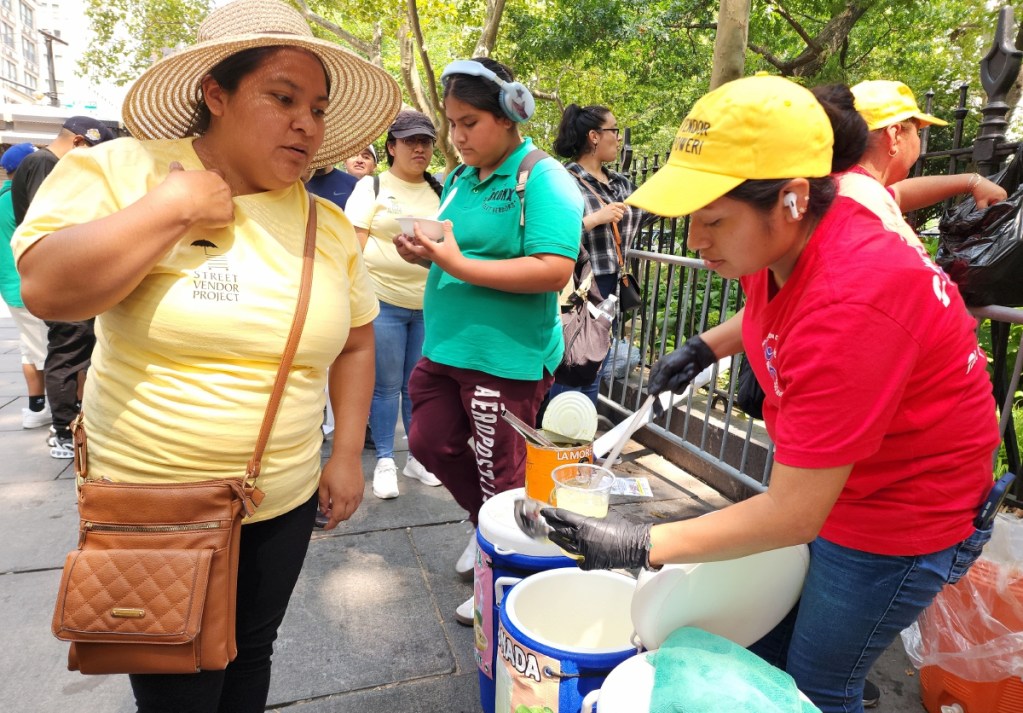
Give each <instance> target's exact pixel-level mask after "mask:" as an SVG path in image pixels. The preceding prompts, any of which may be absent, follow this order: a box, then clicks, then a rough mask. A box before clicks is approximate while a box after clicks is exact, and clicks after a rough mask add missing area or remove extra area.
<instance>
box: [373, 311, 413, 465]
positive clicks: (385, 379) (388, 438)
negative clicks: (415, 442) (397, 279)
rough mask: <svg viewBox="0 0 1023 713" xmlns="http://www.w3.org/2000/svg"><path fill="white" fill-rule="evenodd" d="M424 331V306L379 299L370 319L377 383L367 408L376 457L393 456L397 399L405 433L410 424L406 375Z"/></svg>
mask: <svg viewBox="0 0 1023 713" xmlns="http://www.w3.org/2000/svg"><path fill="white" fill-rule="evenodd" d="M423 335H424V330H423V310H421V309H405V308H404V307H395V306H394V305H392V304H388V303H387V302H384V301H381V302H380V314H378V315H377V318H376V319H375V320H373V337H374V339H375V340H376V383H375V384H374V385H373V402H372V404H371V406H370V410H369V429H370V431H371V432H372V433H373V443H374V444H376V451H377V459H380V458H393V457H394V427H395V425H396V424H397V423H398V404H399V400H400V403H401V422H402V424H403V425H404V426H405V433H406V434H407V433H408V432H409V430H410V428H411V426H412V401H411V400H410V399H409V395H408V378H409V376H410V375H411V374H412V369H413V368H414V367H415V365H416V362H418V361H419V359H420V357H422V355H423Z"/></svg>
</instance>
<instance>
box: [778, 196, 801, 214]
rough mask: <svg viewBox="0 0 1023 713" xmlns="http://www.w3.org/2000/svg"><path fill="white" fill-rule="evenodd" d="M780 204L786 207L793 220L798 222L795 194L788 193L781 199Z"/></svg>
mask: <svg viewBox="0 0 1023 713" xmlns="http://www.w3.org/2000/svg"><path fill="white" fill-rule="evenodd" d="M781 204H782V205H784V206H788V209H789V211H791V213H792V219H793V220H799V208H797V207H796V194H795V193H792V192H789V193H786V194H785V195H784V196H782V198H781Z"/></svg>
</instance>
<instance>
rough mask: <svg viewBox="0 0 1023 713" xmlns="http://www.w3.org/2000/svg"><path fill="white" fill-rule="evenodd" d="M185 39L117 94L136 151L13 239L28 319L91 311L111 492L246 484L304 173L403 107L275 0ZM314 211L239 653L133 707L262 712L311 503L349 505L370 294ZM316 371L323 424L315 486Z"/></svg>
mask: <svg viewBox="0 0 1023 713" xmlns="http://www.w3.org/2000/svg"><path fill="white" fill-rule="evenodd" d="M198 40H199V41H198V43H197V44H196V45H194V46H192V47H190V48H187V49H184V50H182V51H180V52H178V53H176V54H174V55H172V56H170V57H167V58H165V59H163V60H161V61H160V62H158V63H156V64H155V65H153V66H152V67H151V68H150V69H148V70H147V71H146V72H145V73H143V75H142V76H141V77H140V78H139V79H138V81H137V82H136V83H135V85H134V86H133V87H132V88H131V90H130V91H129V93H128V96H127V98H126V100H125V104H124V120H125V124H126V125H127V127H128V128H129V129H130V131H131V133H132V134H133V135H134V137H135V138H134V139H120V140H117V141H112V142H108V143H106V144H103V145H102V146H99V147H96V148H94V149H92V150H91V151H89V152H82V153H81V154H79V153H78V152H74V153H72V154H70V155H69V156H67V157H66V158H65V160H63V161H61V163H60V164H59V165H58V166H57V168H56V169H55V170H54V172H53V173H52V174H51V177H50V179H49V180H47V182H46V185H45V186H44V188H43V189H42V190H40V192H39V193H38V194H37V196H36V199H35V201H34V202H33V204H32V207H31V209H30V211H29V215H28V217H27V218H26V221H25V223H24V224H23V225H22V227H21V230H20V232H19V234H18V235H17V238H16V245H15V249H16V253H17V255H18V256H19V257H20V263H19V265H20V269H21V270H22V273H23V275H24V279H25V282H24V288H23V290H24V295H25V302H26V304H27V305H29V307H30V308H31V309H32V310H33V311H34V312H35V313H37V314H39V315H40V316H42V317H44V318H46V319H67V320H75V319H84V318H87V317H92V316H93V315H98V318H97V330H96V331H97V337H98V344H97V347H96V353H95V354H94V356H93V364H92V372H91V374H90V378H89V381H88V387H87V391H86V394H85V405H86V406H85V413H86V417H85V425H86V427H87V428H88V432H89V445H90V458H91V462H90V464H89V465H90V471H91V472H92V473H95V474H102V475H103V476H105V477H108V478H110V479H112V480H115V481H116V480H123V481H134V482H154V483H164V482H171V481H176V482H185V481H193V480H199V479H205V478H211V477H232V476H238V475H239V474H240V473H243V472H244V470H245V464H246V462H247V461H248V460H249V458H250V457H251V455H252V449H253V445H254V444H255V442H256V438H257V434H258V431H259V427H260V422H261V420H262V417H263V414H264V410H265V408H266V404H267V401H268V398H269V395H270V387H271V384H272V383H273V381H274V376H275V372H276V369H277V366H278V364H279V363H280V359H281V354H282V352H283V349H284V341H285V338H286V336H287V334H288V332H289V326H290V324H291V320H292V318H293V315H294V313H295V309H296V297H297V295H298V292H299V277H300V273H301V263H302V252H303V242H304V238H305V232H306V224H307V217H308V213H309V206H310V203H309V198H308V195H307V193H306V191H305V188H304V187H303V185H302V182H301V180H300V178H301V176H302V174H303V173H304V172H305V171H306V170H307V168H308V167H310V166H311V167H318V166H326V165H329V164H332V163H334V162H337V161H339V160H341V159H343V158H344V157H346V156H349V155H351V154H352V153H353V152H355V151H357V150H359V149H360V148H362V147H364V146H366V144H367V143H368V142H369V141H370V140H371V139H372V138H373V137H375V136H377V135H379V134H380V132H382V131H383V129H384V128H385V127H386V126H387V125H388V124H389V123H390V121H391V119H392V118H393V117H394V115H395V114H396V113H397V111H398V108H399V106H400V94H399V91H398V87H397V84H396V83H395V82H394V80H393V79H391V78H390V77H389V76H388V75H387V74H386V73H385V72H383V71H382V70H380V69H378V68H375V67H373V66H371V65H370V64H369V63H367V62H365V61H363V60H362V59H359V58H358V57H356V56H355V55H352V54H350V53H348V52H346V51H344V50H342V49H340V48H339V47H337V46H335V45H333V44H331V43H329V42H325V41H321V40H317V39H315V38H314V37H313V36H312V33H311V31H310V29H309V27H308V25H307V24H306V22H305V21H304V20H303V18H302V16H301V15H300V14H298V12H296V11H295V10H293V9H291V8H290V7H288V6H286V5H283V4H282V3H280V2H277V0H238V1H237V2H234V3H231V4H229V5H226V6H224V7H222V8H220V9H218V10H216V11H214V12H213V13H211V14H210V15H209V17H208V18H207V19H206V20H205V21H204V22H203V23H202V25H201V26H200V29H199V35H198ZM313 207H314V209H315V211H316V221H317V223H316V225H317V232H316V237H317V239H316V253H315V267H314V270H313V274H314V278H313V283H312V290H311V302H310V307H309V314H308V317H307V320H306V323H305V329H304V332H303V335H302V339H301V342H300V344H299V348H298V352H297V354H296V356H295V360H294V366H293V367H292V369H291V372H290V374H289V377H288V381H287V388H286V392H285V396H284V399H283V401H282V403H281V406H280V411H279V413H278V416H277V419H276V422H275V426H274V429H273V431H272V433H271V436H270V440H269V443H268V446H267V449H266V453H265V455H264V458H263V466H262V471H261V473H260V475H259V480H258V486H259V487H260V488H261V489H262V490H263V491H264V492H265V498H264V499H263V501H262V504H261V505H260V506H259V508H258V509H257V510H256V512H255V514H254V515H253V516H251V517H249V518H248V519H247V520H246V523H245V526H244V527H243V528H242V541H241V558H240V566H239V577H238V604H237V611H238V618H237V643H238V656H237V658H236V659H235V660H234V661H232V662H231V663H230V664H229V665H228V668H227V670H226V672H225V671H206V670H204V671H201V672H199V673H196V674H191V675H132V676H131V683H132V687H133V690H134V692H135V697H136V700H137V702H138V706H139V710H140V711H147V712H148V711H215V710H232V711H252V712H255V711H262V710H263V708H264V706H265V703H266V697H267V690H268V687H269V682H270V657H271V654H272V647H273V641H274V639H275V638H276V635H277V628H278V626H279V624H280V622H281V620H282V619H283V617H284V613H285V610H286V608H287V604H288V600H289V598H290V596H291V591H292V588H293V586H294V584H295V581H296V579H297V577H298V574H299V571H300V569H301V566H302V560H303V558H304V556H305V551H306V547H307V544H308V540H309V534H310V532H311V530H312V527H313V515H314V512H315V510H316V509H317V504H318V505H319V508H320V509H321V510H322V511H323V512H325V513H326V514H327V516H328V523H327V528H328V529H329V528H333V527H335V526H336V525H337V524H338V523H339V522H341V521H343V520H345V519H347V518H348V517H350V516H351V515H352V513H353V512H354V511H355V509H356V508H357V507H358V505H359V503H360V501H361V499H362V493H363V487H364V486H363V475H362V470H361V451H362V441H363V435H364V431H363V429H364V427H365V423H366V418H367V414H368V411H369V402H370V396H371V390H372V384H373V331H372V329H373V328H372V324H371V323H372V320H373V318H374V317H375V316H376V314H377V302H376V298H375V297H374V295H373V287H372V284H371V283H370V280H369V276H368V274H367V272H366V270H365V267H364V264H363V262H362V255H361V251H360V249H359V244H358V242H357V240H356V238H355V234H354V231H353V229H352V226H351V224H350V223H349V222H348V221H347V219H346V218H345V217H344V215H343V213H342V212H341V211H340V210H339V209H338V208H337V207H336V206H334V205H333V204H331V203H329V202H327V201H323V200H316V201H315V203H314V204H313ZM328 369H329V373H330V380H329V388H330V395H331V402H332V404H333V409H334V415H335V420H336V424H337V426H336V430H335V432H334V438H333V452H332V455H331V457H330V458H329V460H328V461H327V462H326V464H325V465H324V467H323V470H322V474H321V470H320V446H321V436H320V431H319V425H320V420H321V418H322V409H323V404H324V395H323V394H324V386H325V385H326V383H327V379H328Z"/></svg>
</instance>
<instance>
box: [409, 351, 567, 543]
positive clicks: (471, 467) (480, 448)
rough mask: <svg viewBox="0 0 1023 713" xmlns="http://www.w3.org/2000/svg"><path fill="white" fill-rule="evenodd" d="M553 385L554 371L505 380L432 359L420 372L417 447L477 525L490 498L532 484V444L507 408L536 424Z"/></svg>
mask: <svg viewBox="0 0 1023 713" xmlns="http://www.w3.org/2000/svg"><path fill="white" fill-rule="evenodd" d="M552 383H554V377H553V376H551V375H550V374H548V373H547V372H544V378H543V379H541V380H540V381H519V380H516V379H502V378H500V377H497V376H493V375H491V374H487V373H485V372H482V371H474V370H472V369H459V368H456V367H453V366H445V365H443V364H437V363H435V362H432V361H430V360H429V359H427V358H426V357H423V358H422V359H420V360H419V363H418V364H416V367H415V369H414V370H413V371H412V376H411V377H410V378H409V382H408V391H409V398H410V399H411V401H412V428H411V433H409V437H408V443H409V452H411V453H413V454H414V455H415V457H416V458H417V459H418V460H419V462H420V463H422V464H423V465H424V466H426V469H427V470H428V471H430V472H431V473H433V474H434V475H436V476H437V478H438V479H439V480H440V481H441V482H442V483H444V487H446V488H447V489H448V490H449V491H450V492H451V495H452V496H453V497H454V498H455V502H457V503H458V504H459V505H461V506H462V507H463V508H465V509H466V510H468V511H469V519H470V520H472V524H473V525H475V524H476V523H477V518H478V516H479V511H480V507H481V506H482V505H483V503H484V502H486V500H487V498H489V497H491V496H493V495H496V494H497V493H503V492H504V491H505V490H511V489H512V488H521V487H522V486H523V485H524V484H525V479H526V444H525V441H524V440H523V438H522V436H520V435H519V434H518V433H517V432H516V431H515V429H513V428H512V427H511V426H510V425H508V422H507V421H505V420H504V419H503V418H501V410H502V409H508V411H510V412H511V413H513V414H515V415H516V416H518V417H519V418H521V419H522V420H523V421H525V422H526V423H534V422H535V420H536V412H537V409H539V408H540V402H541V401H542V400H543V397H544V394H546V393H547V390H548V389H550V387H551V384H552ZM470 437H471V438H472V440H473V444H474V447H470V446H469V443H468V441H469V438H470Z"/></svg>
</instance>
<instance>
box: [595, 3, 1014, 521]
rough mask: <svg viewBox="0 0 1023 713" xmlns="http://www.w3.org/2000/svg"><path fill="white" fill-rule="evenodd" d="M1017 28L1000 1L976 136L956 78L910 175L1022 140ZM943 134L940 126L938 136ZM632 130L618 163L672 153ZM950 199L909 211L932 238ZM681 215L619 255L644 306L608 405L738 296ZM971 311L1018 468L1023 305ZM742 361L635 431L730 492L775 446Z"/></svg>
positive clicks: (954, 169) (995, 154) (621, 399)
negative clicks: (948, 106) (944, 116)
mask: <svg viewBox="0 0 1023 713" xmlns="http://www.w3.org/2000/svg"><path fill="white" fill-rule="evenodd" d="M1013 28H1014V18H1013V12H1012V9H1011V8H1009V7H1006V8H1003V9H1002V10H1001V12H1000V14H999V19H998V25H997V29H996V31H995V38H994V42H993V44H992V47H991V50H990V51H989V52H988V54H987V56H986V57H985V58H984V59H983V61H982V62H981V67H980V78H981V87H982V89H983V92H984V97H983V103H982V104H981V106H982V108H981V109H980V115H981V120H980V123H979V129H978V130H977V132H976V136H974V137H973V139H972V141H969V140H968V139H967V137H966V136H965V134H966V127H967V125H968V123H969V122H968V117H969V115H970V112H971V109H970V106H971V104H970V101H971V98H972V97H971V86H970V85H969V84H965V83H964V84H961V85H960V86H958V87H957V88H956V89H955V90H954V91H956V92H957V95H958V96H957V101H956V102H954V104H955V106H956V109H955V110H954V111H953V115H954V116H953V119H952V121H951V122H950V124H951V125H950V127H948V128H943V129H941V131H943V132H948V131H951V140H950V141H948V140H947V139H946V140H945V141H944V143H945V144H946V145H945V146H943V147H941V148H937V149H931V148H930V143H931V141H930V138H931V137H930V130H929V128H928V129H925V130H924V132H923V133H922V136H921V155H920V159H919V161H918V162H917V164H916V166H915V168H914V171H913V175H916V176H920V175H935V174H956V173H966V172H977V173H980V174H982V175H991V174H993V173H995V172H997V171H998V170H999V169H1000V168H1001V166H1002V165H1003V164H1004V163H1005V161H1006V160H1007V159H1008V157H1010V156H1011V155H1012V154H1013V153H1014V152H1015V151H1016V150H1017V148H1018V147H1019V143H1018V142H1014V141H1009V140H1008V139H1007V138H1006V129H1007V127H1008V121H1007V114H1008V111H1009V108H1010V107H1009V106H1008V104H1007V103H1006V97H1007V95H1008V92H1009V90H1010V88H1011V87H1012V84H1013V82H1014V80H1015V79H1016V76H1017V75H1018V74H1019V70H1020V64H1021V59H1023V52H1021V51H1020V50H1019V49H1017V48H1016V46H1015V42H1014V34H1013ZM933 97H934V93H933V92H929V93H928V94H927V97H926V101H925V108H924V110H925V111H928V112H930V110H931V106H932V102H933ZM975 105H976V104H975ZM946 136H947V134H943V135H942V138H944V137H946ZM629 139H630V136H629V131H628V130H626V131H625V134H624V143H623V154H622V161H621V163H620V165H619V169H624V173H626V174H627V175H628V176H630V177H631V178H632V179H633V181H634V182H635V183H637V184H641V183H642V182H643V181H644V180H646V179H647V178H648V177H649V176H651V175H652V174H653V173H654V172H656V171H657V169H658V168H660V166H661V165H663V163H664V162H665V161H666V160H667V158H668V154H667V153H664V154H655V155H651V156H642V157H635V158H634V157H633V156H632V152H631V148H630V141H629ZM950 203H951V201H948V202H946V204H945V205H943V206H938V207H935V208H934V209H932V210H930V211H923V210H922V211H917V212H916V213H915V214H911V215H909V216H907V220H909V222H910V224H912V225H914V227H916V228H917V229H918V231H920V232H921V234H922V235H923V237H924V238H925V239H930V240H932V241H933V240H934V239H935V238H936V235H937V233H936V229H935V228H934V225H935V223H936V217H937V216H938V215H940V212H941V210H942V209H947V208H948V207H949V205H950ZM688 227H689V225H688V221H687V220H686V219H680V220H675V219H661V220H658V221H656V222H654V223H653V224H651V225H648V226H646V227H644V228H643V229H642V230H641V231H640V233H639V234H638V235H637V236H636V238H635V239H634V240H633V242H632V244H631V246H630V249H629V251H628V255H627V262H628V263H629V267H630V269H631V270H632V271H633V272H634V273H635V274H636V275H637V277H638V279H639V283H640V286H641V288H642V291H643V297H644V307H643V308H642V309H641V310H639V311H638V312H637V313H636V314H635V315H634V316H633V317H632V318H631V319H629V320H627V321H623V322H622V323H621V324H619V325H618V334H617V337H618V341H617V342H616V344H617V349H616V351H615V352H614V354H613V360H612V366H613V367H616V368H614V369H613V373H612V374H611V376H612V378H611V379H610V380H609V381H608V382H606V383H605V384H604V388H603V390H602V396H601V399H602V404H603V405H604V407H605V408H606V409H609V410H611V411H612V412H617V413H618V414H619V415H621V416H625V415H627V414H629V413H631V412H633V411H635V410H636V409H637V408H638V406H639V404H640V403H641V402H642V399H643V395H644V391H645V388H644V385H645V379H646V375H647V367H649V365H651V364H652V363H653V362H655V361H656V360H657V359H658V358H659V357H660V356H662V355H663V354H664V353H665V352H666V351H670V350H671V349H672V348H674V346H675V345H676V344H681V343H682V342H683V341H684V340H685V339H686V338H687V337H688V336H690V335H692V334H696V333H698V332H700V331H702V330H704V329H707V328H708V327H711V326H713V325H715V324H717V323H719V322H720V321H723V320H724V319H726V318H727V317H728V316H730V315H732V314H734V313H735V312H736V311H737V310H738V309H739V308H741V306H742V304H743V295H742V291H741V289H740V288H739V284H738V282H736V281H731V280H724V279H722V278H720V277H718V276H717V275H716V274H714V273H712V272H710V271H708V270H706V269H705V268H704V267H703V263H702V262H701V261H700V260H698V259H695V257H694V256H693V255H692V253H691V252H690V251H689V250H688V246H687V237H688ZM973 311H974V314H975V315H976V316H977V317H978V319H979V320H982V321H981V322H980V324H979V327H978V333H979V335H980V336H981V338H982V341H984V342H985V343H986V345H987V346H988V351H989V356H991V357H992V358H993V364H992V385H993V391H994V395H995V400H996V402H997V403H998V404H999V410H1000V412H1001V414H1002V428H1003V438H1004V440H1003V443H1004V451H1003V453H1002V454H1000V455H999V464H1000V467H1002V468H1007V469H1009V470H1012V471H1013V472H1016V473H1018V472H1019V468H1020V455H1019V446H1018V443H1017V432H1016V423H1021V425H1023V414H1017V418H1014V417H1013V405H1014V403H1015V401H1016V393H1017V389H1018V384H1019V379H1020V368H1021V366H1023V338H1021V339H1020V341H1019V344H1018V347H1017V346H1015V340H1014V339H1011V338H1010V331H1012V334H1013V335H1015V334H1016V332H1019V333H1020V334H1021V335H1023V328H1020V327H1019V326H1016V327H1014V328H1013V326H1012V325H1023V310H1018V309H1011V308H1007V307H999V306H991V307H985V308H979V309H975V310H973ZM1014 352H1015V353H1014ZM630 355H631V358H630ZM741 361H742V356H741V355H739V356H737V357H736V358H735V359H734V360H733V361H732V362H731V364H730V365H728V366H727V367H724V366H723V367H722V368H721V369H720V370H719V371H718V372H716V373H715V375H714V379H713V380H712V381H711V383H710V384H709V385H708V386H706V387H704V388H702V389H700V390H697V391H695V392H694V393H693V394H691V395H689V396H688V398H687V399H686V401H685V402H684V403H682V404H680V405H679V406H678V407H676V408H675V409H671V410H669V411H668V413H666V414H665V415H664V416H662V417H661V418H660V419H659V420H657V421H655V423H654V424H652V427H651V429H649V432H648V433H647V434H646V435H643V432H642V431H641V432H640V433H639V434H637V435H638V437H639V438H640V439H641V440H644V439H647V440H649V444H650V445H654V446H656V448H657V450H658V451H659V452H661V453H662V454H664V455H665V456H666V457H668V458H670V459H671V460H673V461H675V462H676V463H678V464H679V465H681V466H682V467H684V468H686V469H687V470H689V471H690V472H693V473H694V474H696V475H698V476H699V477H702V478H703V479H705V480H707V481H709V482H711V483H712V484H713V485H715V486H716V487H717V488H718V489H719V490H720V491H721V492H723V493H725V494H726V495H729V496H732V497H734V498H741V497H745V496H748V495H749V494H752V493H754V492H757V491H761V490H763V489H764V488H766V485H767V482H768V478H769V474H770V469H771V462H772V455H773V446H772V444H771V443H770V439H769V438H768V437H767V434H766V432H765V431H764V429H763V428H762V424H760V423H759V422H757V421H754V420H753V419H751V418H749V417H747V416H745V415H744V414H743V413H742V412H741V410H739V409H738V408H737V407H736V404H735V397H736V383H737V382H736V375H737V373H738V370H739V367H740V364H741ZM836 407H840V406H839V405H836ZM1010 500H1012V501H1014V504H1016V505H1017V506H1018V505H1020V502H1021V500H1023V484H1021V482H1020V481H1017V483H1016V487H1015V489H1014V492H1013V493H1012V494H1011V495H1010Z"/></svg>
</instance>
